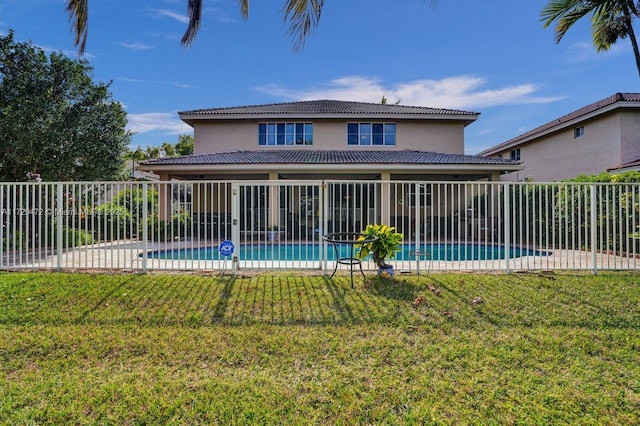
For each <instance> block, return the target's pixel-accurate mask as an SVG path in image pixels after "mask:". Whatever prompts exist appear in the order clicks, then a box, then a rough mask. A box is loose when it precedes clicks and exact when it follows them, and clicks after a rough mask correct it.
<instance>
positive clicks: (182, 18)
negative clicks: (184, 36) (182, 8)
mask: <svg viewBox="0 0 640 426" xmlns="http://www.w3.org/2000/svg"><path fill="white" fill-rule="evenodd" d="M152 11H153V13H155V14H156V16H159V17H165V18H171V19H174V20H176V21H178V22H182V23H183V24H188V23H189V17H188V16H186V15H182V14H180V13H178V12H174V11H173V10H168V9H153V10H152Z"/></svg>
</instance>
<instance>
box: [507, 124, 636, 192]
mask: <svg viewBox="0 0 640 426" xmlns="http://www.w3.org/2000/svg"><path fill="white" fill-rule="evenodd" d="M579 126H584V135H582V136H581V137H579V138H575V137H574V129H575V128H576V127H579ZM620 126H621V116H620V114H619V113H614V114H609V115H606V116H601V117H598V118H596V119H594V120H590V121H584V122H581V123H577V124H575V125H573V126H570V127H567V128H565V129H563V130H561V131H559V132H555V133H552V134H550V135H546V136H543V137H540V138H538V139H536V140H534V141H532V142H529V143H526V144H523V145H519V146H517V147H512V148H509V149H506V150H505V151H502V156H503V158H509V156H510V152H511V150H513V149H515V148H520V160H521V161H522V162H523V164H524V166H525V169H524V170H522V171H520V172H518V173H510V174H505V175H502V177H501V180H502V181H522V180H525V179H526V180H533V181H536V182H552V181H559V180H562V179H570V178H573V177H576V176H578V175H579V174H587V175H591V174H598V173H602V172H606V171H607V169H609V168H612V167H616V166H618V165H620V162H621V142H620V140H621V130H620ZM636 126H638V125H637V124H636ZM635 137H636V138H637V134H636V135H635ZM637 149H640V148H637ZM627 151H630V149H627ZM495 156H497V155H495Z"/></svg>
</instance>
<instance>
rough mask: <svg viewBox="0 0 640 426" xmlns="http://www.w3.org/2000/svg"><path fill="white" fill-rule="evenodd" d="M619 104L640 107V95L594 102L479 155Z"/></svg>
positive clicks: (518, 142)
mask: <svg viewBox="0 0 640 426" xmlns="http://www.w3.org/2000/svg"><path fill="white" fill-rule="evenodd" d="M618 102H637V103H638V105H639V106H640V93H616V94H614V95H612V96H609V97H608V98H604V99H601V100H599V101H597V102H594V103H592V104H589V105H587V106H585V107H582V108H580V109H578V110H576V111H573V112H572V113H569V114H567V115H563V116H562V117H560V118H558V119H556V120H553V121H550V122H548V123H546V124H543V125H542V126H539V127H536V128H535V129H533V130H530V131H528V132H526V133H523V134H521V135H519V136H516V137H515V138H513V139H509V140H508V141H506V142H503V143H501V144H499V145H496V146H494V147H491V148H489V149H485V150H484V151H482V152H480V153H479V154H478V155H491V154H495V153H497V152H500V151H502V150H503V149H505V148H507V147H514V146H516V145H519V144H520V143H521V142H524V141H526V140H527V139H529V138H531V137H533V136H535V135H537V134H540V133H544V132H546V131H548V130H551V129H553V128H555V127H558V128H561V127H562V126H563V125H564V124H566V123H568V122H570V121H573V120H575V119H578V118H580V117H583V116H586V115H588V114H591V113H594V112H597V111H599V110H602V109H605V108H607V107H610V106H612V105H614V104H616V103H618Z"/></svg>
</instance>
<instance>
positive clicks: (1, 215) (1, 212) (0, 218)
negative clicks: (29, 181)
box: [0, 184, 9, 268]
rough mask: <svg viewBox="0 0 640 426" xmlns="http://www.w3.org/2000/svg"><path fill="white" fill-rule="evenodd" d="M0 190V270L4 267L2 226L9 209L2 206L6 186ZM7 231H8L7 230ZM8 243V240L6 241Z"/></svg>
mask: <svg viewBox="0 0 640 426" xmlns="http://www.w3.org/2000/svg"><path fill="white" fill-rule="evenodd" d="M0 188H1V190H0V222H1V223H0V268H1V267H3V266H4V252H3V250H4V243H3V240H4V226H5V224H6V223H7V221H6V220H5V217H8V216H9V215H8V214H6V213H8V211H9V209H7V208H6V207H5V205H4V194H5V188H7V192H8V189H9V188H8V186H7V187H5V185H4V184H2V186H0ZM7 231H8V229H7ZM7 242H8V239H7Z"/></svg>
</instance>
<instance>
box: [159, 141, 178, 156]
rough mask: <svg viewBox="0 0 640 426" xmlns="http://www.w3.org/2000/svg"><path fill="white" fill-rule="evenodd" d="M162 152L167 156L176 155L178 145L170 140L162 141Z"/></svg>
mask: <svg viewBox="0 0 640 426" xmlns="http://www.w3.org/2000/svg"><path fill="white" fill-rule="evenodd" d="M160 149H161V150H162V153H163V154H164V156H165V157H173V156H175V155H176V147H175V145H173V144H170V143H169V142H162V146H161V147H160Z"/></svg>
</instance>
